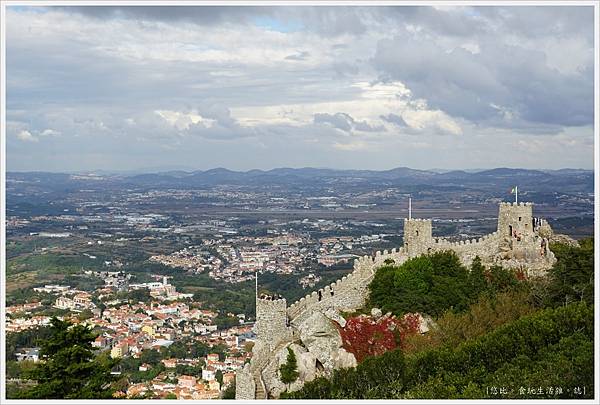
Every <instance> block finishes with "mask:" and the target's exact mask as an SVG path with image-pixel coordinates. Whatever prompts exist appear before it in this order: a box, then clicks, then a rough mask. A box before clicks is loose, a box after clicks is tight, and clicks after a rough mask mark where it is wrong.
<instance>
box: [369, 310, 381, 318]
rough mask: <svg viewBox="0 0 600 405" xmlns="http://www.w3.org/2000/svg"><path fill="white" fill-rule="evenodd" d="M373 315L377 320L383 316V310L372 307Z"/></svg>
mask: <svg viewBox="0 0 600 405" xmlns="http://www.w3.org/2000/svg"><path fill="white" fill-rule="evenodd" d="M371 316H372V317H373V319H375V320H377V319H379V318H381V317H382V316H383V312H382V311H381V309H379V308H372V309H371Z"/></svg>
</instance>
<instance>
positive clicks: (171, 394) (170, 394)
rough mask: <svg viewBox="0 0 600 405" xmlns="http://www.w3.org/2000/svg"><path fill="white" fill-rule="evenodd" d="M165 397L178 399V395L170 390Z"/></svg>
mask: <svg viewBox="0 0 600 405" xmlns="http://www.w3.org/2000/svg"><path fill="white" fill-rule="evenodd" d="M165 399H177V395H175V394H174V393H172V392H169V393H168V394H167V395H165Z"/></svg>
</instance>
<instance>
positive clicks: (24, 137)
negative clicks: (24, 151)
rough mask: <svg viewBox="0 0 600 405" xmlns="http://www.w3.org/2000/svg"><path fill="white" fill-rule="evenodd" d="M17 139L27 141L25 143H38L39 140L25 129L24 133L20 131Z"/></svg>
mask: <svg viewBox="0 0 600 405" xmlns="http://www.w3.org/2000/svg"><path fill="white" fill-rule="evenodd" d="M17 138H19V139H20V140H22V141H25V142H37V141H38V138H36V137H35V136H33V135H32V134H31V132H29V131H27V130H25V129H24V130H22V131H19V133H18V134H17Z"/></svg>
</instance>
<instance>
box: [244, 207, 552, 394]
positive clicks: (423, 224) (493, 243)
mask: <svg viewBox="0 0 600 405" xmlns="http://www.w3.org/2000/svg"><path fill="white" fill-rule="evenodd" d="M537 223H538V227H537V228H535V227H534V220H533V215H532V205H531V204H530V203H520V204H516V203H501V204H500V208H499V215H498V229H497V231H496V232H494V233H491V234H489V235H485V236H483V237H481V238H477V239H468V240H464V241H459V242H450V241H448V240H446V239H444V238H434V237H433V236H432V226H431V220H428V219H425V220H423V219H406V220H405V221H404V246H403V247H401V248H398V249H392V250H390V251H388V250H384V251H383V252H380V251H378V252H376V253H375V256H374V257H369V256H363V257H361V258H359V259H356V260H355V261H354V268H353V271H352V272H351V273H349V274H348V275H346V276H344V277H342V278H341V279H340V280H337V281H336V282H334V283H331V284H330V285H328V286H326V287H324V288H321V289H320V290H317V291H313V292H312V293H310V294H308V295H306V296H305V297H303V298H301V299H300V300H298V301H296V302H294V303H293V304H291V305H290V306H289V307H287V306H286V301H285V299H280V300H273V301H271V300H264V299H257V302H256V305H257V306H256V314H257V321H256V325H255V332H256V334H257V340H256V344H255V346H254V349H253V357H252V362H251V367H250V371H251V372H252V373H253V375H254V380H253V381H254V382H253V384H254V386H255V387H256V385H257V382H261V381H262V374H261V373H262V370H263V369H264V368H265V367H266V366H267V364H268V362H269V359H270V357H271V356H272V354H273V353H274V351H275V350H276V348H281V347H282V346H283V345H285V344H289V343H291V342H292V341H294V339H297V336H296V333H297V330H296V328H297V326H298V325H300V324H302V322H304V321H305V320H307V319H308V318H309V317H310V316H311V314H313V313H315V312H321V313H329V314H331V313H340V312H352V311H355V310H357V309H359V308H361V307H363V306H364V305H365V303H366V300H367V297H368V285H369V283H370V282H371V280H372V279H373V276H374V274H375V271H376V269H377V268H379V267H381V266H383V265H385V264H386V261H390V260H391V261H393V264H394V265H400V264H402V263H403V262H405V261H406V260H408V259H410V258H411V257H416V256H419V255H421V254H425V253H433V252H441V251H453V252H455V253H456V255H457V256H458V257H459V259H460V261H461V263H462V264H463V265H465V266H470V265H471V263H472V261H473V259H475V257H477V256H479V257H480V258H481V261H482V263H483V264H484V265H485V266H486V267H489V266H492V265H501V266H504V267H507V268H516V269H528V270H529V271H530V272H531V273H530V274H533V275H536V274H543V272H544V271H545V270H547V269H549V268H550V267H551V266H552V265H553V264H554V263H555V261H556V258H555V257H554V254H553V253H552V252H551V251H550V250H549V249H548V243H549V240H548V238H547V237H546V233H549V234H551V233H552V230H551V228H550V227H549V225H548V224H547V222H545V221H543V220H542V221H539V222H537ZM509 231H510V232H509ZM538 231H539V232H538ZM332 292H333V294H332ZM243 381H246V380H242V382H243ZM244 384H245V383H244ZM268 388H269V387H267V389H268ZM241 389H242V391H243V392H245V393H247V392H249V391H250V388H248V387H247V386H242V387H241ZM239 398H242V397H239ZM244 398H246V397H244ZM246 399H247V398H246Z"/></svg>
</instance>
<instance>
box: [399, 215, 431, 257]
mask: <svg viewBox="0 0 600 405" xmlns="http://www.w3.org/2000/svg"><path fill="white" fill-rule="evenodd" d="M432 243H433V238H432V236H431V219H414V218H406V219H404V249H405V251H406V253H407V254H408V255H409V256H418V255H420V254H423V253H427V251H428V249H429V248H430V247H431V245H432Z"/></svg>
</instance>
